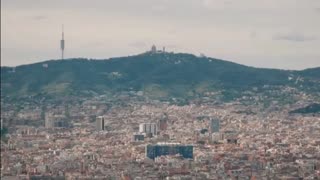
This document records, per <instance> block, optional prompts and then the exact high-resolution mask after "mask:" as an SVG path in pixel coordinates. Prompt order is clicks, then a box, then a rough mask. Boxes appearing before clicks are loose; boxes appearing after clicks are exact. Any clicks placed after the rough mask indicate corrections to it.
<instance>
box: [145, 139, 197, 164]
mask: <svg viewBox="0 0 320 180" xmlns="http://www.w3.org/2000/svg"><path fill="white" fill-rule="evenodd" d="M176 154H180V155H181V156H182V157H183V158H186V159H192V158H193V146H192V145H181V144H177V143H160V144H153V145H151V144H149V145H147V146H146V157H148V158H150V159H153V160H154V159H155V158H156V157H159V156H166V155H176Z"/></svg>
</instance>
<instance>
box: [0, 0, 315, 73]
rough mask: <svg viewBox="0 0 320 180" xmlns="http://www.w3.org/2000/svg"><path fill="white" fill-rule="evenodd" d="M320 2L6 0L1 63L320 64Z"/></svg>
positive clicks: (296, 66)
mask: <svg viewBox="0 0 320 180" xmlns="http://www.w3.org/2000/svg"><path fill="white" fill-rule="evenodd" d="M319 18H320V1H318V0H305V1H301V0H280V1H279V0H278V1H276V0H270V1H267V2H257V1H254V0H243V1H241V2H239V1H233V0H224V1H222V0H174V1H169V0H157V1H156V0H152V1H150V0H137V1H130V0H118V1H111V0H109V1H99V0H93V1H90V2H88V1H84V0H69V1H62V0H56V1H48V0H42V1H37V0H29V1H19V0H3V1H1V66H17V65H23V64H30V63H36V62H41V61H45V60H50V59H59V58H60V47H59V43H60V39H61V25H62V24H64V26H65V41H66V49H65V58H73V57H84V58H92V59H107V58H111V57H122V56H128V55H135V54H139V53H142V52H145V51H146V50H148V49H150V48H151V46H152V45H153V44H155V45H157V47H158V48H160V49H162V47H163V46H165V47H166V50H167V51H169V52H171V51H174V52H182V53H191V54H195V55H199V54H200V53H203V54H205V55H206V56H208V57H213V58H218V59H224V60H228V61H232V62H235V63H239V64H243V65H247V66H253V67H261V68H276V69H290V70H301V69H306V68H313V67H319V66H320V51H319V50H318V49H319V47H320V21H316V19H319Z"/></svg>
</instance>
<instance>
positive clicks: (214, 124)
mask: <svg viewBox="0 0 320 180" xmlns="http://www.w3.org/2000/svg"><path fill="white" fill-rule="evenodd" d="M219 131H220V120H219V119H217V118H212V119H210V132H211V133H216V132H219Z"/></svg>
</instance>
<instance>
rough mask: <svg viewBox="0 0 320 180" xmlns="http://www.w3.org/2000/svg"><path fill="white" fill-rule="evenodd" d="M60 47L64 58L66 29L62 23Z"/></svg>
mask: <svg viewBox="0 0 320 180" xmlns="http://www.w3.org/2000/svg"><path fill="white" fill-rule="evenodd" d="M60 48H61V59H62V60H63V58H64V29H63V24H62V39H61V41H60Z"/></svg>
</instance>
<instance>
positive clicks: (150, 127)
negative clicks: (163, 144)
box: [139, 123, 158, 136]
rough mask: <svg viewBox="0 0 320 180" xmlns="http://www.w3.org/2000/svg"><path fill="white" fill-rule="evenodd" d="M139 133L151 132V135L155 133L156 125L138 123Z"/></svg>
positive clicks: (156, 130)
mask: <svg viewBox="0 0 320 180" xmlns="http://www.w3.org/2000/svg"><path fill="white" fill-rule="evenodd" d="M139 132H140V133H146V134H148V133H151V134H152V135H153V136H154V135H157V132H158V127H157V124H156V123H142V124H140V125H139Z"/></svg>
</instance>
